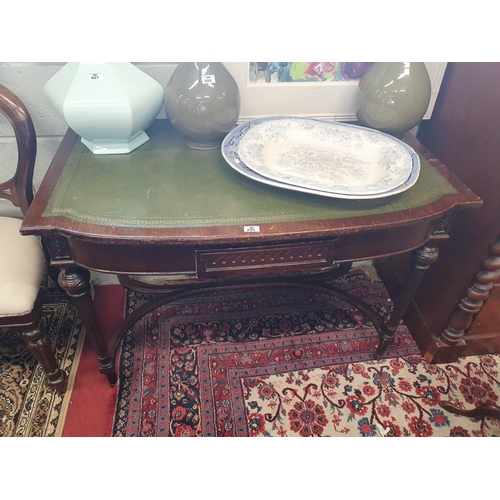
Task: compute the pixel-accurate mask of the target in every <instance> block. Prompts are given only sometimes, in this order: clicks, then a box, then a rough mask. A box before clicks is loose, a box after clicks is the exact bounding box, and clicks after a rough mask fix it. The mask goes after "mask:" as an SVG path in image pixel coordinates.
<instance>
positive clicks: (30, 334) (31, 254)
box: [0, 85, 67, 392]
mask: <svg viewBox="0 0 500 500" xmlns="http://www.w3.org/2000/svg"><path fill="white" fill-rule="evenodd" d="M0 112H1V113H2V114H3V115H5V116H6V117H7V119H8V120H9V122H10V124H11V125H12V127H13V129H14V133H15V136H16V142H17V148H18V161H17V166H16V170H15V173H14V176H13V177H12V178H11V179H8V180H7V181H5V182H0V198H3V199H6V200H9V201H11V202H12V203H13V204H14V206H16V207H20V209H21V212H22V213H23V214H26V212H27V211H28V208H29V205H30V203H31V202H32V200H33V170H34V168H35V158H36V135H35V128H34V126H33V122H32V120H31V117H30V115H29V113H28V110H27V109H26V107H25V106H24V104H23V103H22V102H21V101H20V100H19V99H18V98H17V97H16V96H15V95H14V94H13V93H12V92H11V91H10V90H9V89H7V88H6V87H4V86H3V85H0ZM21 222H22V221H21V219H16V218H13V217H1V216H0V243H1V244H0V335H1V334H2V333H3V332H4V331H5V329H6V328H7V329H9V330H19V331H20V332H21V336H22V338H23V339H24V340H25V341H26V343H27V347H28V349H29V351H30V352H31V353H32V354H33V355H34V356H35V358H36V359H37V360H38V362H39V363H40V366H41V367H42V369H43V371H44V373H45V377H46V381H47V384H48V386H49V387H53V388H54V389H56V390H57V391H59V392H64V391H65V389H66V381H67V376H66V373H65V372H64V371H63V370H61V369H60V368H59V366H58V364H57V361H56V358H55V355H54V352H53V350H52V347H51V345H50V342H49V339H48V338H47V336H46V335H45V332H44V331H43V328H42V324H41V321H40V320H41V315H42V303H43V297H44V294H45V288H46V282H47V272H45V271H46V270H47V266H46V265H45V253H44V250H43V245H42V241H41V240H40V238H38V237H36V236H22V235H21V233H20V232H19V228H20V226H21Z"/></svg>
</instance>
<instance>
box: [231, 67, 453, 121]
mask: <svg viewBox="0 0 500 500" xmlns="http://www.w3.org/2000/svg"><path fill="white" fill-rule="evenodd" d="M223 64H224V65H225V66H226V68H227V69H228V71H229V72H230V73H231V75H232V76H233V78H234V79H235V80H236V83H237V84H238V87H239V90H240V95H241V109H240V117H239V120H238V122H239V123H243V122H245V121H248V120H253V119H256V118H261V117H265V116H276V115H295V116H307V117H312V118H319V119H324V120H334V121H356V110H357V106H358V102H359V97H358V92H359V90H358V83H359V80H348V81H326V82H280V83H252V82H250V63H249V62H225V63H223ZM447 64H448V63H446V62H426V63H425V65H426V68H427V71H428V72H429V77H430V80H431V89H432V90H431V100H430V103H429V107H428V109H427V112H426V113H425V115H424V118H423V119H424V120H426V119H429V118H430V117H431V116H432V111H433V109H434V105H435V103H436V99H437V96H438V93H439V88H440V86H441V82H442V80H443V77H444V73H445V70H446V65H447Z"/></svg>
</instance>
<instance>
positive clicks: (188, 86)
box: [165, 62, 240, 149]
mask: <svg viewBox="0 0 500 500" xmlns="http://www.w3.org/2000/svg"><path fill="white" fill-rule="evenodd" d="M165 111H166V113H167V118H169V120H170V121H171V123H172V125H173V126H174V128H176V129H177V130H178V131H179V132H180V133H181V134H182V135H183V136H184V139H185V142H186V144H187V145H188V146H190V147H192V148H195V149H215V148H218V147H220V145H221V142H222V139H223V138H224V137H225V136H226V135H227V134H228V133H229V132H230V131H231V130H232V129H233V128H234V126H235V125H236V122H237V121H238V117H239V113H240V93H239V90H238V85H237V83H236V81H235V79H234V78H233V77H232V76H231V74H230V73H229V71H228V70H227V69H226V68H225V67H224V65H223V64H222V63H220V62H182V63H180V64H179V65H178V66H177V68H176V69H175V71H174V73H173V75H172V77H171V78H170V80H169V82H168V84H167V86H166V88H165Z"/></svg>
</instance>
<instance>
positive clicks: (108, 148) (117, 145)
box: [82, 131, 149, 155]
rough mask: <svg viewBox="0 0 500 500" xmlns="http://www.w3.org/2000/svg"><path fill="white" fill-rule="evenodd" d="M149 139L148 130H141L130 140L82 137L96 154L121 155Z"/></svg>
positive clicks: (84, 142)
mask: <svg viewBox="0 0 500 500" xmlns="http://www.w3.org/2000/svg"><path fill="white" fill-rule="evenodd" d="M147 141H149V136H148V135H147V134H146V132H143V131H141V132H139V133H137V134H136V135H135V136H134V137H132V138H131V139H129V140H116V141H107V140H99V139H96V140H94V141H88V140H87V139H84V138H83V137H82V142H83V144H85V146H87V147H88V148H89V149H90V151H92V153H94V154H95V155H121V154H127V153H130V152H131V151H133V150H134V149H137V148H138V147H139V146H142V145H143V144H144V143H145V142H147Z"/></svg>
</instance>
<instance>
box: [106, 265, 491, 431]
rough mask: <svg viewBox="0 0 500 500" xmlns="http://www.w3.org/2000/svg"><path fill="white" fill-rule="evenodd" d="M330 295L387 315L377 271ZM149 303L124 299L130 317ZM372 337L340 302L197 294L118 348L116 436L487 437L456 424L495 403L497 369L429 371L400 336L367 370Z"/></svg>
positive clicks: (279, 294)
mask: <svg viewBox="0 0 500 500" xmlns="http://www.w3.org/2000/svg"><path fill="white" fill-rule="evenodd" d="M336 284H337V285H338V286H339V287H341V288H343V289H344V290H348V291H349V292H350V293H352V294H353V295H355V296H357V297H362V298H363V299H364V300H365V301H366V302H368V303H369V304H370V305H372V307H374V308H375V309H377V311H378V312H379V313H381V314H383V315H387V314H389V313H390V310H391V308H392V302H391V301H390V300H389V298H388V294H387V291H386V290H385V288H384V286H383V284H382V283H381V281H380V280H379V279H378V277H377V276H376V274H375V273H374V270H373V268H371V267H369V268H358V269H353V270H352V271H351V272H350V273H349V274H348V275H347V276H345V277H344V278H341V279H340V280H337V281H336ZM145 300H146V296H143V295H140V294H137V293H133V292H129V293H128V294H127V311H128V312H130V311H131V310H133V309H134V308H136V307H138V306H139V305H140V304H142V303H143V302H144V301H145ZM377 343H378V337H377V332H376V330H375V329H374V328H373V325H372V324H371V323H369V322H368V320H367V319H366V318H365V317H364V315H363V314H361V313H360V312H359V311H357V310H356V309H354V308H353V307H352V306H351V305H349V304H347V303H346V302H344V301H343V300H341V299H340V298H338V297H335V296H330V295H329V294H326V293H325V294H317V293H312V292H310V291H304V290H301V289H300V288H295V287H290V288H284V289H279V290H278V289H272V288H264V287H263V288H261V289H249V290H245V289H244V288H241V289H238V290H230V291H224V292H215V293H214V292H212V293H205V294H203V295H201V296H198V297H196V298H189V299H183V300H179V301H177V302H174V303H171V304H169V305H168V306H164V307H161V308H158V309H156V310H155V311H153V312H152V313H150V314H149V315H147V316H146V317H145V318H143V319H142V320H141V321H139V322H138V323H137V324H136V326H135V327H134V328H132V329H131V330H130V331H129V332H127V334H126V335H125V337H124V340H123V343H122V347H121V349H120V353H119V372H120V373H119V377H120V378H119V387H118V400H117V407H116V412H115V417H114V424H113V435H114V436H304V437H306V436H385V437H388V436H485V435H492V434H494V432H495V431H494V429H496V424H497V422H495V421H488V420H484V419H483V420H473V419H469V418H466V417H461V416H457V415H452V414H450V413H448V412H446V411H445V410H443V409H442V408H441V407H440V406H439V402H440V401H442V400H449V401H451V402H452V403H453V404H455V405H457V406H459V407H461V408H464V409H469V408H472V407H474V406H476V405H477V404H478V403H480V402H485V401H492V402H497V401H498V396H499V395H500V383H499V376H498V369H499V365H500V358H499V357H495V356H482V357H472V358H464V359H461V360H459V362H457V363H453V364H449V365H429V364H427V363H425V361H424V360H423V358H422V357H421V356H420V354H419V350H418V348H417V346H416V345H415V343H414V341H413V339H412V338H411V336H410V334H409V333H408V331H407V329H406V327H405V326H404V325H401V326H400V328H399V329H398V333H397V336H396V342H395V343H394V344H393V346H392V347H391V348H390V349H389V350H388V352H387V354H386V358H385V359H383V360H379V361H377V360H375V357H374V351H375V347H376V345H377Z"/></svg>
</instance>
